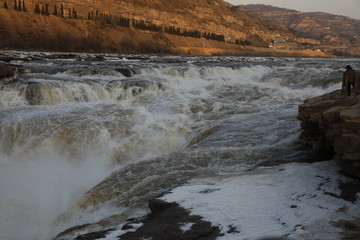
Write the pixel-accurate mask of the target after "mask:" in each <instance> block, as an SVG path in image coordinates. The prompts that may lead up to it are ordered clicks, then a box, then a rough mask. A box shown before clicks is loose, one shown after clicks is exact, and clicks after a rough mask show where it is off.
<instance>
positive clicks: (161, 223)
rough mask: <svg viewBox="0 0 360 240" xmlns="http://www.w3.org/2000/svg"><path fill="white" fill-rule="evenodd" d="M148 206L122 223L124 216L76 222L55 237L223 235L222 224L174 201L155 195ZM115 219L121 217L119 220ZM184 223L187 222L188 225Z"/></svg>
mask: <svg viewBox="0 0 360 240" xmlns="http://www.w3.org/2000/svg"><path fill="white" fill-rule="evenodd" d="M149 208H150V210H151V214H150V215H149V216H145V217H143V218H132V219H128V220H126V222H125V224H124V223H121V220H123V218H122V217H121V216H117V217H112V218H113V219H105V220H102V221H101V222H98V223H97V224H93V225H91V224H86V225H82V226H76V227H73V228H70V229H68V230H66V231H64V232H62V233H60V234H59V235H58V236H56V237H55V238H54V240H63V239H74V240H96V239H104V238H106V236H107V235H109V234H110V233H112V236H113V238H114V239H115V238H116V239H122V240H142V239H153V240H174V239H178V240H196V239H198V240H201V239H207V240H215V239H217V237H219V236H222V235H223V234H222V233H221V232H220V229H219V227H217V226H212V225H211V223H210V222H208V221H205V220H203V219H202V217H201V216H197V215H192V214H190V212H189V211H188V210H186V209H184V208H182V207H180V206H179V204H177V203H175V202H165V201H162V200H160V199H153V200H151V201H150V202H149ZM114 219H115V222H114ZM116 219H118V220H120V222H119V223H117V224H116ZM109 222H112V226H108V227H106V226H104V224H105V223H107V224H106V225H109ZM185 225H187V226H188V227H187V228H186V229H185V228H184V226H185ZM119 227H120V228H121V229H119ZM84 232H87V233H86V234H84ZM115 235H116V236H115Z"/></svg>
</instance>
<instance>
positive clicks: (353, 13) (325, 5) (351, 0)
mask: <svg viewBox="0 0 360 240" xmlns="http://www.w3.org/2000/svg"><path fill="white" fill-rule="evenodd" d="M226 1H227V2H229V3H231V4H234V5H241V4H257V3H258V4H267V5H272V6H276V7H283V8H289V9H295V10H297V11H301V12H327V13H332V14H337V15H343V16H347V17H352V18H355V19H360V0H296V1H294V0H226Z"/></svg>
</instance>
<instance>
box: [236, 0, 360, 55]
mask: <svg viewBox="0 0 360 240" xmlns="http://www.w3.org/2000/svg"><path fill="white" fill-rule="evenodd" d="M240 7H242V8H243V9H245V10H246V12H247V13H248V14H249V15H252V16H253V17H257V18H260V19H263V20H271V21H273V22H275V23H278V24H281V25H283V26H285V27H286V28H288V29H290V30H291V31H293V32H294V33H295V35H297V36H299V37H306V38H313V39H316V40H318V41H319V43H318V44H304V45H303V46H304V47H306V48H321V49H325V50H328V51H331V52H333V53H335V54H338V55H353V56H359V55H360V20H356V19H352V18H349V17H344V16H338V15H333V14H328V13H322V12H313V13H304V12H299V11H295V10H290V9H285V8H277V7H272V6H268V5H261V4H254V5H242V6H240Z"/></svg>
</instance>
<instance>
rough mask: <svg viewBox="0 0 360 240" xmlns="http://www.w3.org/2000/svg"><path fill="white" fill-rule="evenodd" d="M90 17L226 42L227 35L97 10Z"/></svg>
mask: <svg viewBox="0 0 360 240" xmlns="http://www.w3.org/2000/svg"><path fill="white" fill-rule="evenodd" d="M88 19H89V20H98V21H101V22H104V23H107V24H111V25H117V26H123V27H133V28H136V29H139V30H145V31H151V32H159V33H168V34H172V35H179V36H185V37H193V38H205V39H209V40H215V41H221V42H225V36H224V35H222V34H215V33H207V32H201V31H199V30H188V29H187V30H184V29H181V28H179V27H175V26H164V25H158V24H154V23H149V22H146V21H144V20H135V19H130V18H125V17H121V16H112V15H110V14H104V13H101V14H98V12H97V13H96V14H95V15H94V13H93V12H89V13H88Z"/></svg>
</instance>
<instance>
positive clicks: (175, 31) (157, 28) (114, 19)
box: [3, 0, 266, 47]
mask: <svg viewBox="0 0 360 240" xmlns="http://www.w3.org/2000/svg"><path fill="white" fill-rule="evenodd" d="M13 5H14V6H13V9H14V10H16V11H23V12H26V11H27V8H26V6H25V1H24V0H14V4H13ZM3 7H4V8H5V9H9V6H8V5H7V2H6V1H5V2H4V6H3ZM34 13H35V14H41V15H44V16H50V15H54V16H56V17H64V18H65V17H66V18H73V19H85V18H84V17H82V16H78V15H77V11H76V10H75V8H72V9H70V8H68V9H65V7H64V4H61V5H60V8H58V7H57V5H56V4H55V5H54V10H53V11H52V13H50V10H49V5H48V4H41V5H40V3H38V2H36V3H35V9H34ZM87 19H88V20H94V21H99V22H101V23H106V24H111V25H114V26H123V27H128V28H130V27H132V28H136V29H139V30H146V31H152V32H159V33H168V34H172V35H179V36H186V37H192V38H205V39H208V40H215V41H220V42H225V36H224V35H222V34H215V33H208V32H202V31H199V30H188V29H186V30H185V29H181V28H179V27H175V26H164V25H158V24H153V23H149V22H146V21H144V20H135V19H131V18H125V17H122V16H112V15H110V14H109V13H108V12H102V13H99V11H98V10H96V11H95V12H94V11H91V12H88V16H87ZM232 43H234V44H238V45H247V46H251V45H254V46H262V47H264V46H265V47H266V43H265V42H263V40H262V39H261V38H260V37H258V36H257V37H255V38H254V36H251V37H250V39H249V40H235V41H234V42H232Z"/></svg>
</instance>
